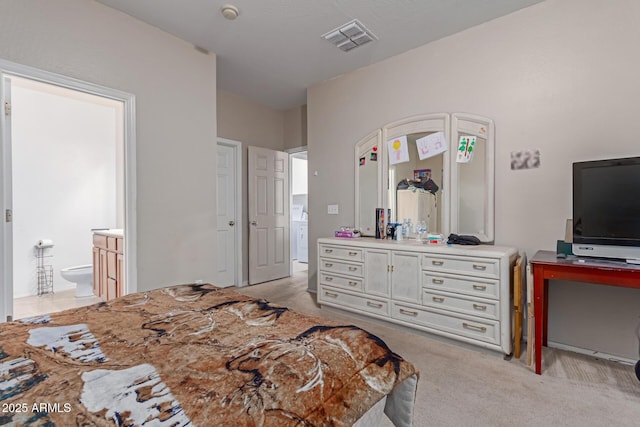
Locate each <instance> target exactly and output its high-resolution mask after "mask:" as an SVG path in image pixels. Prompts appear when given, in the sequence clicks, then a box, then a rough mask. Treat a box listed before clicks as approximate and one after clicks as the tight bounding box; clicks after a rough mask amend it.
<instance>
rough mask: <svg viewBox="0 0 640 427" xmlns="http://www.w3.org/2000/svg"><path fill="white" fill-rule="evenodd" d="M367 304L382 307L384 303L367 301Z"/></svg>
mask: <svg viewBox="0 0 640 427" xmlns="http://www.w3.org/2000/svg"><path fill="white" fill-rule="evenodd" d="M367 305H368V306H369V307H373V308H382V304H376V303H375V302H371V301H367Z"/></svg>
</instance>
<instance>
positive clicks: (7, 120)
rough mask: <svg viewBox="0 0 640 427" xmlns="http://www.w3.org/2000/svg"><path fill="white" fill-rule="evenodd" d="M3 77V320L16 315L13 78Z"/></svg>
mask: <svg viewBox="0 0 640 427" xmlns="http://www.w3.org/2000/svg"><path fill="white" fill-rule="evenodd" d="M1 77H2V92H1V93H0V95H1V96H0V98H1V99H2V106H3V107H2V114H1V115H0V128H1V129H2V133H3V138H2V142H3V143H2V144H1V145H2V146H1V147H0V164H1V165H2V185H1V186H0V203H2V228H1V230H0V244H1V245H2V251H0V271H2V273H1V274H2V275H1V276H0V296H1V297H2V298H1V299H2V301H1V302H0V322H4V321H9V320H11V319H12V316H13V224H12V222H11V212H12V206H13V204H12V194H11V189H12V186H11V80H10V79H9V78H8V77H5V76H3V75H2V76H1Z"/></svg>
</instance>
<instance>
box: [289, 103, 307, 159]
mask: <svg viewBox="0 0 640 427" xmlns="http://www.w3.org/2000/svg"><path fill="white" fill-rule="evenodd" d="M306 145H307V106H306V105H302V106H300V107H295V108H291V109H289V110H286V111H285V112H284V147H285V148H286V149H290V148H298V147H304V146H306Z"/></svg>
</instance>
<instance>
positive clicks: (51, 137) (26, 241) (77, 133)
mask: <svg viewBox="0 0 640 427" xmlns="http://www.w3.org/2000/svg"><path fill="white" fill-rule="evenodd" d="M11 105H12V117H11V129H12V136H11V145H12V147H11V154H12V156H11V163H12V178H11V181H12V187H13V189H12V196H13V197H12V198H13V296H14V310H13V311H14V318H16V319H18V318H23V317H28V316H33V315H39V314H43V313H46V312H51V311H53V310H58V309H60V310H61V309H66V308H70V306H71V307H73V306H81V305H86V304H92V303H95V302H96V301H99V300H100V299H97V300H96V298H92V297H93V296H94V295H93V293H92V292H90V291H89V292H84V294H82V292H80V287H81V286H82V284H80V283H79V282H72V281H70V280H69V279H68V278H65V277H64V276H63V272H65V271H67V270H68V269H74V272H75V273H74V275H73V277H72V278H73V279H74V280H75V279H76V276H77V275H79V274H81V272H80V268H81V267H83V268H84V270H86V271H85V272H84V274H86V275H87V280H89V281H91V280H92V277H93V269H92V263H93V260H92V256H93V254H92V230H93V229H109V230H123V229H124V184H123V183H124V161H123V149H124V147H123V132H122V122H123V103H122V102H120V101H115V100H112V99H108V98H103V97H99V96H96V95H91V94H87V93H84V92H79V91H76V90H72V89H67V88H62V87H59V86H55V85H52V84H48V83H42V82H37V81H33V80H29V79H24V78H18V77H12V78H11ZM40 241H45V242H47V244H46V245H45V246H44V247H42V248H37V247H36V245H37V243H38V242H40ZM65 276H67V277H69V276H68V275H66V274H65ZM88 289H89V290H90V289H91V288H90V287H88ZM79 292H80V293H79ZM74 296H75V298H74ZM81 296H82V297H81ZM33 297H38V298H33ZM63 301H64V302H63ZM40 310H44V312H43V313H39V312H38V311H40Z"/></svg>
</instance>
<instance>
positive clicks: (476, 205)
mask: <svg viewBox="0 0 640 427" xmlns="http://www.w3.org/2000/svg"><path fill="white" fill-rule="evenodd" d="M451 128H452V135H451V136H452V146H453V144H456V147H457V150H456V153H455V154H454V153H452V154H451V230H452V232H454V233H456V234H470V235H474V236H476V237H478V238H479V239H480V241H482V242H486V243H488V242H493V240H494V167H495V164H494V162H495V160H494V148H495V140H494V134H495V128H494V124H493V120H490V119H487V118H485V117H480V116H475V115H471V114H461V113H456V114H452V121H451Z"/></svg>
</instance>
